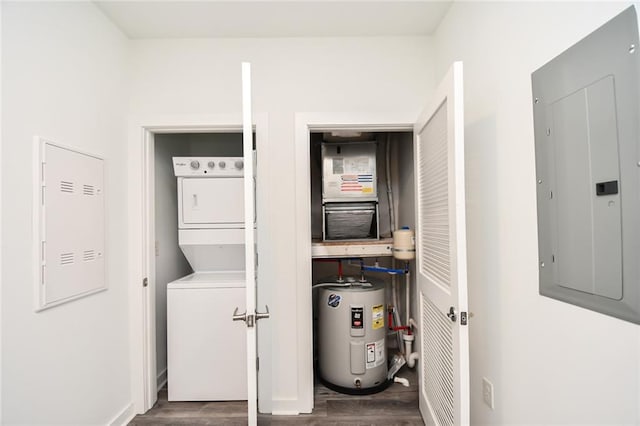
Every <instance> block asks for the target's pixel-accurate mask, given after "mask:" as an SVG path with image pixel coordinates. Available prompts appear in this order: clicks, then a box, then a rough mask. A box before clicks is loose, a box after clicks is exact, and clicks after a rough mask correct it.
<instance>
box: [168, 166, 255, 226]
mask: <svg viewBox="0 0 640 426" xmlns="http://www.w3.org/2000/svg"><path fill="white" fill-rule="evenodd" d="M243 182H244V178H242V177H235V178H183V177H179V178H178V200H181V201H180V206H179V209H178V216H179V217H178V220H179V221H180V227H181V228H183V227H198V228H215V227H224V228H243V227H244V199H243V197H244V195H243V194H244V183H243Z"/></svg>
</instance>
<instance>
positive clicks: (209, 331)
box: [167, 271, 247, 401]
mask: <svg viewBox="0 0 640 426" xmlns="http://www.w3.org/2000/svg"><path fill="white" fill-rule="evenodd" d="M236 306H238V307H241V308H240V309H241V310H242V307H243V306H245V274H244V272H242V271H221V272H196V273H194V274H191V275H187V276H186V277H184V278H181V279H179V280H176V281H173V282H171V283H169V284H168V285H167V356H168V361H169V365H168V380H169V386H168V392H169V393H168V399H169V401H231V400H246V399H247V355H246V354H247V342H246V329H245V324H244V323H243V322H239V321H233V320H232V319H231V316H232V314H233V310H234V308H235V307H236Z"/></svg>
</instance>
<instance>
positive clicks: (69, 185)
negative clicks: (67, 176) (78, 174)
mask: <svg viewBox="0 0 640 426" xmlns="http://www.w3.org/2000/svg"><path fill="white" fill-rule="evenodd" d="M60 191H61V192H68V193H70V194H72V193H73V182H67V181H66V180H61V181H60Z"/></svg>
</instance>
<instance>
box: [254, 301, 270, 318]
mask: <svg viewBox="0 0 640 426" xmlns="http://www.w3.org/2000/svg"><path fill="white" fill-rule="evenodd" d="M264 309H265V312H258V311H256V321H258V320H261V319H267V318H269V317H271V314H270V313H269V306H267V305H264Z"/></svg>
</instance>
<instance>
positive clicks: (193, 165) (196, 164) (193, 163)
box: [190, 160, 200, 169]
mask: <svg viewBox="0 0 640 426" xmlns="http://www.w3.org/2000/svg"><path fill="white" fill-rule="evenodd" d="M190 164H191V168H192V169H199V168H200V162H199V161H198V160H193V161H191V163H190Z"/></svg>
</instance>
